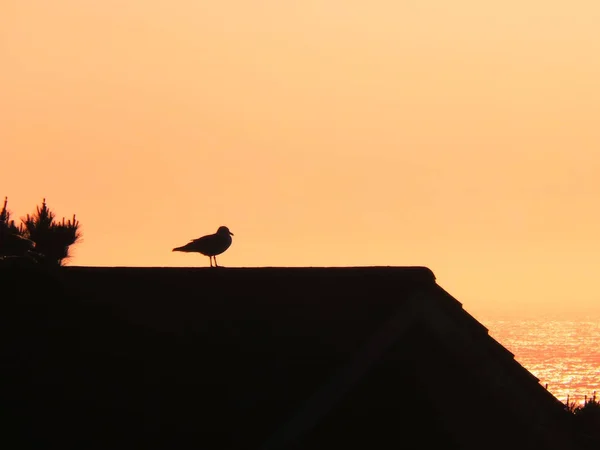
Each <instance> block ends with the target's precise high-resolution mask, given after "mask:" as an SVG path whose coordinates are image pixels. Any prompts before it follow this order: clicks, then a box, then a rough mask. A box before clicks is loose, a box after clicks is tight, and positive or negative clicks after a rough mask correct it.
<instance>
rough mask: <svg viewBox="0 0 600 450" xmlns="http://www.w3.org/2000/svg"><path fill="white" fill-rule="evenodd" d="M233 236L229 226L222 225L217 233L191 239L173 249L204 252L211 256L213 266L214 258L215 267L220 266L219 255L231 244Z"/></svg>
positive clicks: (175, 250) (176, 250)
mask: <svg viewBox="0 0 600 450" xmlns="http://www.w3.org/2000/svg"><path fill="white" fill-rule="evenodd" d="M231 236H233V233H232V232H231V231H229V228H227V227H226V226H220V227H219V229H218V230H217V232H216V233H215V234H209V235H206V236H202V237H201V238H198V239H194V240H191V241H190V242H188V243H187V244H185V245H183V246H181V247H175V248H174V249H173V251H174V252H187V253H190V252H194V253H202V254H203V255H205V256H208V257H209V259H210V266H211V267H212V262H213V259H214V261H215V267H219V265H218V264H217V255H220V254H221V253H223V252H224V251H225V250H227V249H228V248H229V247H230V246H231Z"/></svg>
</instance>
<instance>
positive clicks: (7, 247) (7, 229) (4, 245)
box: [0, 197, 35, 256]
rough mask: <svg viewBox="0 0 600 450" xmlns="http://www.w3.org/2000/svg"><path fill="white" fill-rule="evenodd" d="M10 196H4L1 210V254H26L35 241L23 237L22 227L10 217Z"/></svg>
mask: <svg viewBox="0 0 600 450" xmlns="http://www.w3.org/2000/svg"><path fill="white" fill-rule="evenodd" d="M7 204H8V198H7V197H4V206H3V207H2V211H0V256H25V255H26V254H27V253H28V252H29V251H31V250H32V249H33V248H34V246H35V243H34V242H32V241H31V240H29V239H26V238H25V237H23V235H22V234H23V233H22V229H20V228H17V226H16V225H15V221H14V220H11V219H10V211H9V210H8V208H7Z"/></svg>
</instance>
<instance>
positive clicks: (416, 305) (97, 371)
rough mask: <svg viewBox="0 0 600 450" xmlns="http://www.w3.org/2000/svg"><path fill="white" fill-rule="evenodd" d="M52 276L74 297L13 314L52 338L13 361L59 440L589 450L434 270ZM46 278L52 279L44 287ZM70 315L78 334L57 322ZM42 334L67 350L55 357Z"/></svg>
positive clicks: (38, 417) (38, 414) (28, 336)
mask: <svg viewBox="0 0 600 450" xmlns="http://www.w3.org/2000/svg"><path fill="white" fill-rule="evenodd" d="M0 273H2V272H0ZM4 273H5V275H7V274H9V272H8V269H7V270H6V271H5V272H4ZM15 273H20V274H22V273H24V271H23V270H21V271H16V270H15V271H13V272H10V274H11V278H7V280H13V281H12V282H13V285H14V287H15V289H17V288H18V286H19V285H18V284H17V282H16V279H17V278H18V277H16V276H15V275H14V274H15ZM7 276H8V275H7ZM52 280H54V284H55V288H56V289H57V292H59V293H62V295H63V297H64V298H65V299H67V300H68V301H67V302H66V303H64V302H63V303H59V304H57V305H56V306H55V307H51V308H50V309H49V310H48V308H46V310H47V311H50V313H46V314H45V315H41V316H39V317H38V316H36V317H34V319H32V318H31V317H29V316H28V315H27V312H28V311H29V312H30V311H31V310H32V309H33V307H32V305H31V304H30V303H31V302H34V303H36V302H38V303H39V302H42V304H45V303H44V302H43V301H41V300H39V298H40V297H41V296H40V297H35V296H34V294H35V292H33V293H31V294H30V295H31V298H32V299H37V300H31V302H30V303H27V302H24V301H23V299H20V302H19V303H15V305H18V308H22V311H21V310H20V309H18V308H17V309H18V310H19V311H21V314H23V316H24V317H25V318H27V319H28V321H27V324H28V326H25V327H24V325H23V323H20V322H19V321H18V320H14V318H13V320H12V321H10V322H7V323H9V324H11V326H12V327H13V328H11V329H14V330H13V333H14V335H17V334H18V333H21V334H18V335H19V336H20V337H21V339H25V340H27V341H28V342H29V341H32V340H33V341H34V342H36V344H35V345H30V347H31V348H29V347H27V346H26V347H27V348H26V349H25V350H27V352H28V353H27V352H26V354H33V355H34V356H30V357H29V358H30V359H29V362H27V363H22V364H25V368H23V367H22V366H20V365H19V364H15V363H14V361H10V360H9V361H8V362H7V358H6V357H5V358H3V361H2V363H3V364H12V365H10V367H11V371H12V372H15V371H17V372H18V373H17V374H16V375H14V374H13V375H14V376H12V377H9V378H10V380H13V381H12V385H11V388H10V391H9V392H10V393H12V394H11V395H13V396H15V395H16V396H17V398H18V399H19V403H18V404H19V405H20V406H19V408H20V409H19V411H27V412H28V414H29V415H30V416H33V418H32V417H30V416H27V415H26V416H27V417H28V420H29V422H28V423H34V424H36V427H38V428H37V429H38V431H39V434H40V435H41V436H44V437H45V439H50V438H49V437H48V436H50V437H54V436H57V435H59V434H60V430H63V432H64V433H65V435H66V436H68V437H70V438H71V440H74V439H75V437H74V436H75V435H74V434H73V433H75V434H76V436H77V439H78V440H77V442H78V444H79V445H80V448H84V447H85V448H107V447H106V446H107V445H108V446H109V447H110V448H121V446H122V447H123V448H133V447H131V445H133V446H134V447H137V448H211V449H288V448H289V449H292V448H294V449H296V448H303V449H304V448H305V449H320V448H324V449H325V448H326V449H331V448H344V447H350V446H351V448H377V449H382V448H415V447H417V448H429V446H435V447H437V448H444V449H448V448H450V449H451V448H455V449H478V450H479V449H481V448H486V449H506V448H511V449H528V450H530V449H561V450H564V449H571V448H573V449H575V448H584V447H583V446H578V445H582V444H581V443H580V442H579V441H578V440H577V439H576V437H575V436H574V434H573V429H572V424H571V417H572V416H571V414H570V413H568V412H566V411H565V410H564V405H563V404H562V403H561V402H560V401H559V400H557V399H556V398H555V397H554V396H553V395H552V394H551V393H550V392H548V391H547V390H546V389H544V387H543V386H541V385H540V383H539V381H538V380H537V379H536V378H535V377H534V376H533V375H532V374H531V373H530V372H528V371H527V370H526V369H525V368H523V367H522V366H521V365H520V364H519V363H518V362H517V361H516V360H515V358H514V355H513V354H511V353H510V352H509V351H507V350H506V349H505V348H504V347H502V345H501V344H499V343H498V342H497V341H495V340H494V339H493V338H492V337H491V336H490V335H489V334H488V332H487V329H486V328H485V327H484V326H483V325H482V324H480V323H479V322H478V321H477V320H475V319H474V318H473V317H472V316H471V315H469V314H468V313H467V312H466V311H465V310H464V309H463V308H462V305H461V303H460V302H458V301H457V300H456V299H455V298H453V297H452V296H451V295H450V294H449V293H447V292H446V291H445V290H444V289H443V288H442V287H440V286H439V285H438V284H437V283H436V281H435V277H434V275H433V273H432V272H431V271H430V270H429V269H427V268H423V267H405V268H394V267H372V268H256V269H254V268H244V269H224V270H219V271H213V270H207V269H186V268H85V267H65V268H62V270H61V271H60V272H59V273H58V274H57V275H55V276H54V278H52ZM42 285H43V286H46V287H45V288H44V289H49V288H48V286H52V283H49V282H48V281H47V280H46V281H44V283H41V282H39V283H35V285H34V291H35V286H42ZM198 286H202V288H201V289H198ZM38 289H42V288H38ZM36 304H37V303H36ZM61 305H62V306H61ZM64 305H70V306H68V307H67V306H64ZM72 311H77V312H76V313H73V312H72ZM69 314H70V315H71V316H69ZM13 315H14V313H13ZM4 317H6V315H5V316H4ZM65 317H66V318H65ZM68 317H72V319H68ZM100 318H102V319H100ZM6 320H7V321H8V319H6ZM23 321H25V319H23ZM16 323H18V324H19V325H15V324H16ZM48 323H50V325H48ZM56 323H62V326H63V328H65V329H67V330H71V331H69V333H71V334H68V333H67V337H65V332H61V333H57V332H54V333H53V332H51V331H48V330H52V329H53V327H54V329H56V327H57V325H56ZM40 324H42V325H43V326H42V325H40ZM44 324H45V325H44ZM107 324H110V325H107ZM59 328H60V327H59ZM44 330H45V331H44ZM73 330H78V331H73ZM73 333H75V334H77V340H75V339H73V336H72V334H73ZM40 335H43V336H45V338H44V339H36V337H35V336H38V337H39V336H40ZM32 336H33V337H32ZM48 336H50V338H49V337H48ZM14 339H16V338H14V337H13V340H14ZM40 342H42V343H43V346H46V347H48V348H54V349H61V350H60V351H59V350H56V352H57V355H55V356H54V357H53V358H51V359H48V358H47V355H46V354H45V353H44V352H43V351H41V350H39V348H38V347H37V346H39V345H40ZM57 342H58V343H62V346H60V345H58V346H57V347H53V345H57ZM65 342H66V343H68V345H65ZM4 344H6V342H5V343H4ZM9 344H10V342H9ZM65 348H67V349H68V350H65ZM35 355H38V356H37V357H36V356H35ZM31 361H34V363H33V366H34V368H35V370H34V369H31V371H29V369H30V368H31V367H32V363H31ZM56 361H58V362H56ZM15 367H16V369H15ZM19 371H21V372H23V371H24V372H25V373H27V376H26V377H23V376H22V375H23V374H22V373H21V372H19ZM9 373H11V372H10V371H9ZM17 375H21V377H19V376H17ZM15 392H16V393H18V394H14V393H15ZM9 404H10V403H9ZM44 433H45V434H44ZM69 433H72V434H69ZM65 435H62V434H60V438H61V439H63V441H61V442H64V439H65ZM57 439H58V438H57ZM82 443H84V444H85V445H83V444H82ZM93 443H95V444H93ZM416 443H418V444H416ZM128 446H129V447H128ZM585 448H587V447H585ZM590 448H591V447H590Z"/></svg>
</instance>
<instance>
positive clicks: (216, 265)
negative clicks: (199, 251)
mask: <svg viewBox="0 0 600 450" xmlns="http://www.w3.org/2000/svg"><path fill="white" fill-rule="evenodd" d="M213 258H215V267H219V265H218V264H217V256H216V255H215V256H213Z"/></svg>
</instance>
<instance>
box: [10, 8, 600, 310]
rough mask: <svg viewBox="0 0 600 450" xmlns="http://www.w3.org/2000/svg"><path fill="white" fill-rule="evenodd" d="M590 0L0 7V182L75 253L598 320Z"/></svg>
mask: <svg viewBox="0 0 600 450" xmlns="http://www.w3.org/2000/svg"><path fill="white" fill-rule="evenodd" d="M599 23H600V2H598V1H597V0H573V1H570V2H565V1H564V0H543V1H542V0H503V1H492V2H489V1H488V2H485V1H481V0H453V1H447V0H402V1H398V0H396V1H392V0H371V1H368V2H367V1H360V2H359V1H356V0H303V1H293V0H287V1H282V0H256V1H249V0H220V1H210V2H209V1H198V0H175V1H166V0H126V1H123V0H120V1H117V0H104V1H82V0H55V1H47V0H27V1H22V0H3V1H2V2H1V6H0V61H1V64H2V66H1V69H0V152H1V153H0V197H2V198H3V197H4V196H8V200H9V209H10V210H11V211H12V212H13V215H14V217H15V218H19V217H21V216H24V215H25V214H27V213H31V212H33V211H34V209H35V206H36V205H37V204H39V203H40V202H41V200H42V198H43V197H45V198H46V199H47V202H48V205H49V206H50V207H51V208H52V209H53V210H54V211H55V212H56V213H57V215H58V216H59V217H62V216H66V217H70V216H71V215H72V214H73V213H76V214H77V217H78V219H80V221H81V224H82V232H83V234H84V240H83V241H82V242H81V243H80V244H78V245H77V246H75V247H74V248H73V254H74V257H73V259H72V260H71V261H70V264H72V265H91V266H115V265H116V266H208V263H209V261H208V258H207V257H204V256H201V255H194V254H180V253H172V252H171V249H172V248H173V247H175V246H177V245H182V244H185V243H186V242H187V241H188V240H189V239H192V238H196V237H199V236H201V235H204V234H208V233H213V232H215V231H216V229H217V228H218V226H219V225H227V226H228V227H229V228H230V229H231V231H232V232H233V233H235V236H234V241H233V245H232V246H231V248H230V249H229V250H228V251H227V252H226V253H225V254H223V255H221V256H220V257H218V261H219V263H220V264H222V265H224V266H230V267H242V266H355V265H359V266H370V265H392V266H414V265H422V266H427V267H429V268H430V269H432V270H433V272H434V273H435V274H436V276H437V280H438V283H439V284H440V285H441V286H442V287H443V288H445V289H446V290H448V291H449V292H450V293H451V294H452V295H453V296H455V297H456V298H457V299H458V300H459V301H461V302H462V303H463V306H464V307H465V309H466V310H467V311H469V312H470V313H471V314H473V315H475V316H478V315H495V316H502V315H507V316H524V315H541V316H544V315H551V314H554V315H560V316H562V317H566V316H568V315H586V314H591V315H594V316H595V317H600V283H598V269H599V268H600V239H599V231H600V122H599V120H600V81H599V80H600V57H599V56H598V55H600V32H599V31H598V24H599Z"/></svg>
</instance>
